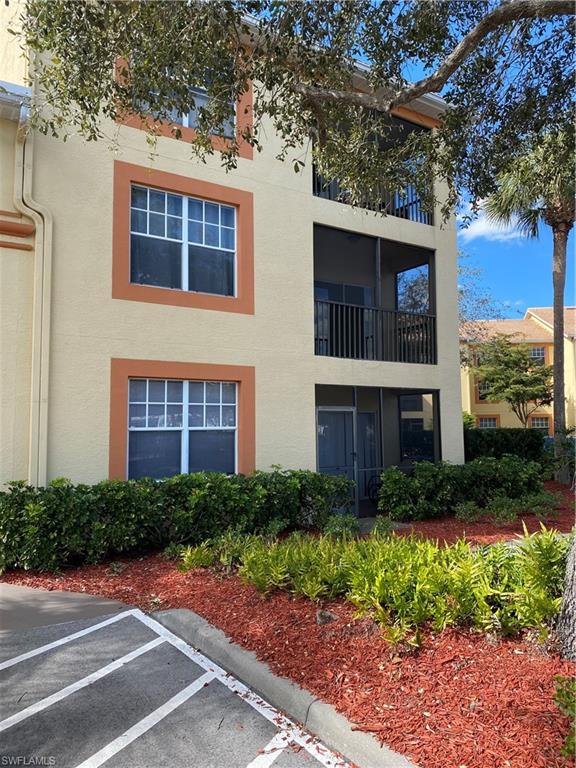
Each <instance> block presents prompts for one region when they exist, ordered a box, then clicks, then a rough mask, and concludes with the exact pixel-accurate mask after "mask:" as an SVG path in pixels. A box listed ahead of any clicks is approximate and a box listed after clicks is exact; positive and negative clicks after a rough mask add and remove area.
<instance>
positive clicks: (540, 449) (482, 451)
mask: <svg viewBox="0 0 576 768" xmlns="http://www.w3.org/2000/svg"><path fill="white" fill-rule="evenodd" d="M464 454H465V456H466V461H473V460H474V459H477V458H479V457H480V456H492V457H493V458H495V459H500V458H501V457H502V456H505V455H512V456H518V457H519V458H521V459H526V460H527V461H541V460H542V457H543V454H544V435H543V434H542V432H540V431H538V430H537V429H508V428H504V427H498V428H497V429H475V428H473V429H470V428H467V429H465V430H464Z"/></svg>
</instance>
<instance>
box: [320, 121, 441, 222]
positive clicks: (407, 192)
mask: <svg viewBox="0 0 576 768" xmlns="http://www.w3.org/2000/svg"><path fill="white" fill-rule="evenodd" d="M388 123H389V125H388V128H387V129H385V130H384V131H383V134H382V135H381V136H379V137H378V139H377V141H378V146H379V147H381V148H382V149H383V150H389V149H390V148H391V147H392V148H393V147H396V146H399V145H401V144H402V143H403V142H404V141H405V140H406V139H407V138H408V137H409V136H410V135H411V134H414V133H421V132H427V131H428V130H429V129H428V128H424V127H423V126H421V125H416V124H414V123H411V122H409V121H408V120H403V119H402V118H399V117H394V116H391V117H390V118H389V120H388ZM375 140H376V139H375ZM312 193H313V194H314V195H315V196H316V197H322V198H324V199H326V200H334V201H336V202H339V203H345V204H349V202H350V196H349V194H348V192H347V190H346V189H345V187H343V186H341V185H340V183H339V182H338V180H337V179H327V178H324V177H323V176H322V175H321V174H320V173H319V172H318V171H317V169H316V168H314V169H313V174H312ZM361 205H362V207H363V208H368V209H370V210H377V211H381V212H383V213H386V214H387V215H389V216H396V217H398V218H400V219H406V220H408V221H415V222H418V223H419V224H434V217H433V214H432V212H431V211H429V210H426V209H425V208H424V204H423V201H422V199H421V197H420V195H419V194H418V192H417V191H416V188H415V187H414V186H412V185H409V186H408V187H407V188H406V189H404V190H403V191H398V190H396V191H395V190H393V189H388V188H387V185H386V183H385V182H384V183H383V184H382V191H381V195H380V200H379V201H378V203H374V201H373V200H371V201H368V200H366V201H365V202H364V203H361Z"/></svg>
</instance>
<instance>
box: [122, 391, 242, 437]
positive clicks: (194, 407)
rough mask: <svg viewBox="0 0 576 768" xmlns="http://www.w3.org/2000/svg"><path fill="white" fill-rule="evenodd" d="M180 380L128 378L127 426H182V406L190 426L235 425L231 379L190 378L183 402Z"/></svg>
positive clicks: (149, 427) (235, 409)
mask: <svg viewBox="0 0 576 768" xmlns="http://www.w3.org/2000/svg"><path fill="white" fill-rule="evenodd" d="M182 384H183V382H181V381H174V380H168V379H131V380H130V382H129V397H128V405H129V429H131V430H133V429H162V430H170V429H182V427H183V409H184V408H187V409H188V417H189V428H190V429H192V430H194V429H199V430H210V429H218V430H235V429H236V426H237V422H236V419H237V407H236V406H237V404H236V384H235V383H233V382H220V381H190V382H189V383H188V398H187V402H184V400H185V398H184V395H183V392H182Z"/></svg>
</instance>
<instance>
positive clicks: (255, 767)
mask: <svg viewBox="0 0 576 768" xmlns="http://www.w3.org/2000/svg"><path fill="white" fill-rule="evenodd" d="M289 743H290V736H289V735H288V734H287V733H286V731H280V733H277V734H276V736H274V738H273V739H270V741H269V742H268V744H266V746H265V747H264V749H263V750H262V752H261V753H260V754H259V755H258V756H257V757H255V758H254V760H252V762H251V763H248V765H247V766H246V768H270V766H271V765H272V763H273V762H274V760H276V758H277V757H279V756H280V755H281V754H282V752H283V751H284V748H285V747H287V746H288V744H289Z"/></svg>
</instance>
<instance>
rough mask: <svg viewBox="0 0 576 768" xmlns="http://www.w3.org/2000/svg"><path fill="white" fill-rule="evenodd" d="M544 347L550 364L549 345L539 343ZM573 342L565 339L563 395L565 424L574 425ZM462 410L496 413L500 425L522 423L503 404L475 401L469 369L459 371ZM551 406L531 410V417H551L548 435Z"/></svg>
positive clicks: (575, 363)
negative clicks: (564, 399)
mask: <svg viewBox="0 0 576 768" xmlns="http://www.w3.org/2000/svg"><path fill="white" fill-rule="evenodd" d="M538 346H545V347H546V363H547V365H552V363H553V361H554V352H553V346H552V344H543V343H542V344H539V345H538ZM575 350H576V344H575V342H574V341H572V340H571V339H565V340H564V387H565V398H566V426H568V427H571V426H574V425H575V424H576V352H575ZM461 390H462V409H463V410H464V411H468V412H469V413H472V414H473V415H474V416H475V417H479V416H498V418H499V420H500V426H502V427H521V426H522V423H521V422H520V420H519V419H518V418H517V417H516V416H515V414H514V413H513V412H512V411H511V410H510V408H509V407H508V406H507V405H506V403H500V402H498V403H491V402H488V401H486V400H483V401H481V402H478V400H477V394H476V391H475V383H474V376H473V374H472V373H471V371H470V369H468V368H462V370H461ZM553 413H554V409H553V406H552V405H549V406H545V405H543V406H541V407H540V408H538V410H537V411H535V412H534V414H533V415H534V416H549V417H550V421H549V424H550V434H552V431H553Z"/></svg>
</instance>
